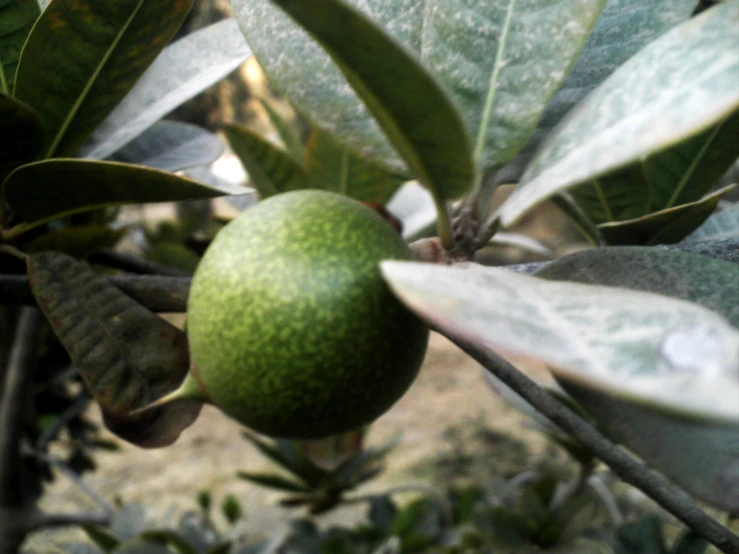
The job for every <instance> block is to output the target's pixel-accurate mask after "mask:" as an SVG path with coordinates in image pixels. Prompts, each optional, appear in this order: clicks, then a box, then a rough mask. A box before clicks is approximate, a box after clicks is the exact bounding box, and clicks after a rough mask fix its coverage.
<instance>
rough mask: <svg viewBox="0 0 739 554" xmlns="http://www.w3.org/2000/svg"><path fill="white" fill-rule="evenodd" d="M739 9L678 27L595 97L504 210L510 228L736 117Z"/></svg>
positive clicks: (723, 9) (563, 128) (543, 153)
mask: <svg viewBox="0 0 739 554" xmlns="http://www.w3.org/2000/svg"><path fill="white" fill-rule="evenodd" d="M736 8H737V1H736V0H727V1H726V2H723V3H721V4H720V5H718V6H716V7H714V8H712V9H710V10H707V11H706V12H704V13H703V14H701V15H700V16H698V17H695V18H693V19H691V20H689V21H688V22H686V23H684V24H683V25H680V26H679V27H676V28H675V29H673V30H672V31H670V32H668V33H667V34H665V35H664V36H662V37H661V38H660V39H658V40H656V41H655V42H653V43H651V44H650V45H649V46H647V47H646V48H645V49H644V50H642V51H641V52H640V53H639V54H637V55H636V56H634V57H633V58H631V59H630V60H629V61H628V62H627V63H625V64H624V65H623V66H621V67H620V68H619V69H618V70H617V71H616V72H614V73H613V74H612V75H611V76H610V77H609V78H608V79H607V80H606V81H605V82H604V83H603V84H602V85H601V86H600V87H598V89H596V90H595V91H594V92H593V93H592V94H590V95H589V96H588V98H587V99H586V100H585V101H584V102H583V103H582V104H581V105H580V106H579V107H578V109H577V110H576V112H573V113H572V114H571V115H570V116H569V117H568V118H567V120H566V121H563V122H562V124H561V125H560V126H559V127H558V130H557V131H556V132H555V133H554V134H552V135H551V136H550V137H549V138H548V140H547V143H546V144H545V145H543V146H542V148H541V149H540V150H539V152H538V154H537V156H536V158H535V159H534V160H533V161H532V163H531V164H530V165H529V167H528V169H527V170H526V173H525V174H524V176H523V178H522V180H521V182H520V183H519V185H518V187H517V189H516V190H515V192H514V193H513V194H512V195H511V196H510V197H509V198H508V200H507V201H506V202H505V203H504V204H503V206H502V207H501V209H500V210H499V215H500V217H501V222H502V223H503V225H505V226H509V225H511V224H512V223H513V222H515V221H516V220H517V219H519V218H520V217H521V216H522V215H523V214H524V213H525V212H526V211H527V210H529V209H531V208H532V207H533V206H534V205H536V204H537V203H538V202H540V201H541V200H543V199H545V198H547V197H549V196H551V195H553V194H555V193H557V192H560V191H562V190H564V189H565V188H568V187H572V186H574V185H577V184H581V183H585V182H588V181H591V180H592V179H594V178H597V177H600V176H602V175H604V174H607V173H610V172H612V171H615V170H617V169H620V168H623V167H626V166H628V165H629V164H632V163H634V162H636V161H638V160H641V159H644V158H648V157H653V156H655V155H657V154H659V153H661V152H664V151H666V150H668V149H670V148H671V147H673V146H674V145H677V144H679V143H682V142H685V141H687V140H688V139H690V138H692V137H695V136H697V135H700V134H701V133H703V132H704V131H707V130H708V129H710V128H711V127H713V126H715V125H717V124H719V123H720V122H721V121H723V120H725V119H726V118H727V117H728V116H729V115H731V114H732V112H734V111H735V110H736V108H737V106H739V89H738V88H737V87H736V82H737V79H739V50H737V49H736V48H734V46H735V39H736V34H737V32H739V10H737V9H736ZM675 184H676V183H673V185H675ZM672 190H673V191H674V190H675V189H672Z"/></svg>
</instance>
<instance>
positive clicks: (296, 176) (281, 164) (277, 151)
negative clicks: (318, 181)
mask: <svg viewBox="0 0 739 554" xmlns="http://www.w3.org/2000/svg"><path fill="white" fill-rule="evenodd" d="M223 131H224V133H225V134H226V138H227V139H228V142H229V144H230V145H231V149H232V150H233V151H234V154H236V156H237V157H238V158H239V160H240V161H241V163H242V164H243V166H244V168H245V169H246V172H247V173H248V174H249V179H250V181H251V184H252V185H253V186H254V188H255V189H257V192H259V197H260V198H262V199H264V198H267V197H269V196H272V195H274V194H279V193H281V192H287V191H290V190H298V189H303V188H307V184H308V182H307V175H306V173H305V170H304V169H303V167H302V166H301V165H300V164H299V163H298V162H297V161H296V160H295V159H294V158H293V157H292V156H291V155H290V154H289V153H288V152H286V151H285V150H283V149H282V148H280V147H278V146H275V145H274V144H273V143H271V142H270V141H268V140H267V139H265V138H262V137H261V136H260V135H258V134H256V133H254V132H253V131H250V130H249V129H247V128H246V127H243V126H240V125H233V124H231V125H224V128H223Z"/></svg>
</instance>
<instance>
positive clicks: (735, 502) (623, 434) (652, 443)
mask: <svg viewBox="0 0 739 554" xmlns="http://www.w3.org/2000/svg"><path fill="white" fill-rule="evenodd" d="M558 380H559V382H560V383H561V384H562V385H563V387H564V388H565V390H566V391H567V392H568V393H569V394H570V395H571V396H572V397H573V398H574V399H575V400H576V401H577V402H578V403H579V404H580V405H581V406H582V407H583V408H585V410H586V411H587V412H588V414H590V416H591V417H593V418H594V419H595V420H596V421H597V422H598V427H599V429H600V430H601V431H603V432H604V433H605V434H606V435H607V436H609V437H610V438H611V439H612V440H614V441H616V442H617V443H620V444H623V445H624V446H626V447H627V448H629V449H630V450H631V451H633V452H635V453H636V454H637V455H638V456H640V457H641V458H642V459H643V460H644V461H645V462H646V463H647V464H649V466H651V467H653V468H654V469H657V470H658V471H660V472H662V473H664V474H665V475H666V476H667V477H669V478H670V479H671V480H673V481H674V482H675V483H677V484H678V485H679V486H681V487H682V488H683V489H684V490H685V491H687V492H688V493H690V494H691V495H693V496H695V497H696V498H699V499H701V500H703V501H705V502H707V503H709V504H711V505H713V506H714V507H716V508H719V509H721V510H724V511H727V512H729V513H734V512H736V511H737V510H739V482H738V481H737V479H736V472H737V463H736V460H737V458H739V426H737V423H739V419H736V418H735V419H734V421H733V424H731V423H730V424H718V425H717V424H715V423H713V422H707V421H703V420H696V419H692V418H683V417H674V416H673V415H672V414H667V413H663V412H661V411H659V410H654V409H651V408H650V407H648V406H645V405H641V404H638V403H634V402H630V401H626V400H623V399H622V398H618V397H615V396H613V395H611V394H608V392H607V391H603V390H600V389H598V388H596V387H592V386H587V385H586V384H583V383H582V382H579V381H578V380H575V379H568V378H567V377H565V376H563V375H560V376H558ZM685 386H690V385H688V384H686V385H685Z"/></svg>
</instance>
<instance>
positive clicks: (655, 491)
mask: <svg viewBox="0 0 739 554" xmlns="http://www.w3.org/2000/svg"><path fill="white" fill-rule="evenodd" d="M446 335H447V337H448V338H450V339H451V340H452V341H453V342H454V343H455V344H457V346H459V347H460V348H461V349H462V350H464V351H465V352H466V353H467V354H469V355H470V356H472V357H473V358H474V359H475V360H477V361H478V362H479V363H481V364H482V365H483V366H484V367H485V368H486V369H487V370H488V371H490V372H491V373H493V374H494V375H495V376H496V377H498V378H499V379H500V380H501V381H503V382H504V383H505V384H506V385H508V386H509V387H511V388H512V389H513V390H514V391H515V392H517V393H518V394H519V395H520V396H521V397H523V398H524V400H526V401H527V402H529V404H531V405H532V406H534V407H535V408H536V409H537V410H539V411H540V412H541V413H542V414H544V415H545V416H547V417H548V418H549V419H551V420H552V422H553V423H554V424H555V425H557V426H558V427H560V428H561V429H562V430H563V431H565V432H566V433H568V434H569V435H571V436H572V437H574V438H575V439H577V440H579V441H580V442H581V443H582V444H584V445H585V446H587V447H589V448H590V449H591V450H592V451H593V452H594V453H595V455H596V456H598V458H600V459H601V460H602V461H603V462H604V463H605V464H606V465H608V466H609V467H610V468H611V470H612V471H613V472H614V473H615V474H616V475H618V476H619V477H620V478H621V479H622V480H623V481H625V482H627V483H630V484H632V485H634V486H635V487H637V488H638V489H640V490H641V491H642V492H644V493H645V494H646V495H647V496H649V497H651V498H652V500H654V501H655V502H657V503H658V504H659V505H660V506H662V507H663V508H664V509H665V510H667V511H668V512H670V513H671V514H673V515H674V516H675V517H676V518H677V519H679V520H680V521H682V522H683V523H684V524H685V525H687V526H688V527H690V528H691V529H692V530H693V531H695V532H696V533H698V534H699V535H701V536H703V537H705V538H706V540H708V541H709V542H711V543H712V544H714V545H715V546H716V547H718V548H719V549H721V550H722V551H723V552H728V553H730V554H739V537H738V536H736V535H735V534H734V533H732V532H731V531H730V530H729V529H727V528H726V527H724V526H723V525H721V524H720V523H719V522H718V521H716V520H715V519H713V518H712V517H711V516H709V515H708V514H707V513H705V512H704V511H703V510H701V509H700V508H699V507H698V506H697V505H696V503H695V502H694V501H693V499H692V498H691V497H690V496H689V495H688V494H687V493H685V492H684V491H682V490H681V489H679V488H677V487H676V486H674V485H672V484H671V483H668V482H667V481H666V480H664V479H663V478H662V477H660V476H659V475H657V474H656V473H654V472H653V471H652V470H651V469H649V468H648V467H647V466H646V465H644V464H643V463H642V462H640V461H638V460H637V459H635V458H634V457H633V456H631V455H630V454H627V453H626V451H624V450H623V449H621V448H619V447H618V446H616V445H615V444H613V443H612V442H611V441H609V440H608V439H607V438H606V437H604V436H603V435H601V434H600V433H599V432H598V431H597V430H596V429H595V427H593V426H592V425H591V424H590V423H588V422H586V421H585V420H583V419H582V418H580V417H579V416H578V415H577V414H575V412H573V411H572V410H570V409H569V408H568V407H567V406H565V405H564V404H562V403H561V402H560V401H558V400H557V399H555V398H554V397H553V396H552V395H551V394H549V393H548V392H547V391H545V390H544V389H542V388H541V387H539V386H538V385H537V384H536V383H534V381H532V380H531V379H529V378H528V377H527V376H526V375H524V374H523V373H521V372H520V371H518V370H517V369H516V368H515V367H514V366H513V365H511V364H510V363H509V362H507V361H506V360H504V359H503V358H501V357H500V356H499V355H498V354H496V353H495V352H493V351H492V350H490V349H489V348H487V347H485V346H482V345H480V344H479V343H476V342H473V341H468V340H466V339H464V338H462V337H458V336H454V335H453V334H449V333H447V334H446Z"/></svg>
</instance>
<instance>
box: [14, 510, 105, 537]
mask: <svg viewBox="0 0 739 554" xmlns="http://www.w3.org/2000/svg"><path fill="white" fill-rule="evenodd" d="M111 520H112V518H111V516H109V515H107V514H46V513H44V512H38V513H36V514H35V515H34V516H33V517H31V518H29V519H28V521H27V523H26V530H27V532H28V533H31V532H33V531H36V530H38V529H42V528H46V527H64V526H68V525H102V526H106V527H107V526H108V525H110V522H111Z"/></svg>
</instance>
